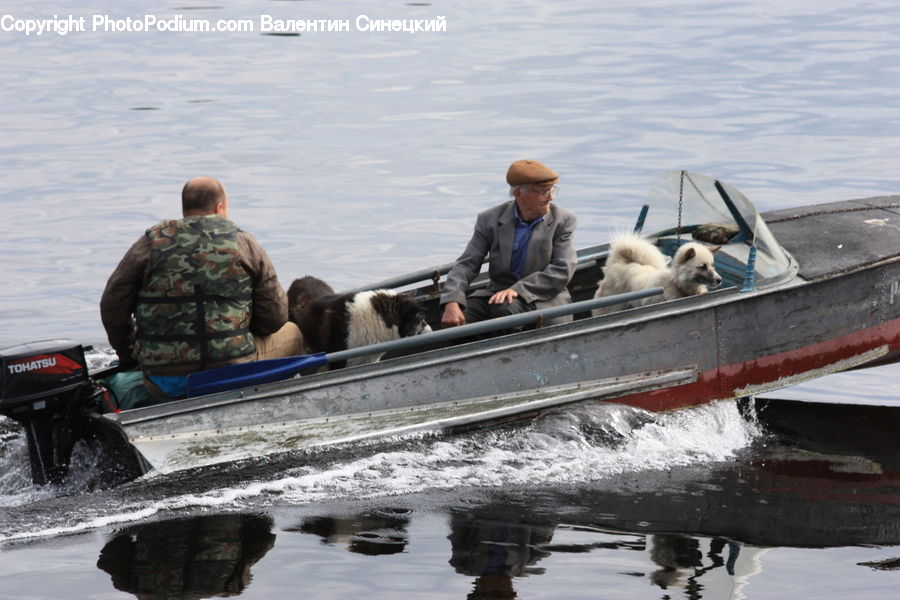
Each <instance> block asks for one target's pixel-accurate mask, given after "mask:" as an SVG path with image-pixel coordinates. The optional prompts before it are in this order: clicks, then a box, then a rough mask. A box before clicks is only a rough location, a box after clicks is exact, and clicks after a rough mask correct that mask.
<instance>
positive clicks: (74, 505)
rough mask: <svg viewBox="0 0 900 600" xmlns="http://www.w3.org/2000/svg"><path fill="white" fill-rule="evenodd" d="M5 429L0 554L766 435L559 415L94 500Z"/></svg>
mask: <svg viewBox="0 0 900 600" xmlns="http://www.w3.org/2000/svg"><path fill="white" fill-rule="evenodd" d="M7 425H8V423H6V422H0V437H3V439H4V443H3V452H2V454H0V473H2V475H0V517H2V520H3V521H4V531H3V533H0V543H3V542H6V543H8V542H13V541H15V540H27V539H31V538H37V537H48V536H58V535H67V534H72V533H78V532H81V531H86V530H90V529H94V528H98V527H106V526H110V525H115V524H121V523H129V522H134V521H139V520H142V519H145V518H147V517H150V516H152V515H154V514H157V513H162V512H166V513H171V511H193V510H204V509H207V510H208V509H213V510H220V511H228V510H247V509H254V510H258V509H260V508H265V507H275V506H285V505H288V506H297V505H307V504H316V503H323V502H328V501H335V500H346V499H375V498H380V497H388V496H399V495H405V494H413V493H418V492H426V491H440V490H460V489H465V488H480V487H498V486H504V487H510V486H531V487H537V486H548V485H549V486H559V485H572V484H583V483H591V482H597V481H602V480H603V479H605V478H611V477H614V476H617V475H620V474H623V473H629V472H636V473H637V472H645V471H651V470H661V471H665V470H667V469H670V468H672V467H676V466H686V465H699V464H712V463H717V462H723V461H728V460H731V459H732V458H733V457H734V456H735V455H736V454H737V453H738V452H739V451H740V450H742V449H744V448H747V447H748V446H749V445H750V444H751V443H752V442H753V441H754V439H756V438H757V437H759V436H760V435H761V432H760V430H759V428H758V426H757V425H756V424H755V423H753V422H750V421H748V420H746V419H745V418H744V417H743V416H742V415H741V413H740V411H739V410H738V408H737V406H736V405H735V403H732V402H721V403H717V404H712V405H706V406H702V407H697V408H692V409H685V410H681V411H676V412H672V413H666V414H659V415H658V414H653V413H649V412H646V411H642V410H639V409H635V408H631V407H627V406H621V405H615V404H593V405H583V406H574V407H569V408H564V409H559V410H557V411H554V412H552V413H548V414H545V415H543V416H541V417H539V418H537V419H535V420H534V421H531V422H529V423H527V424H519V425H515V426H507V427H505V428H501V429H494V430H485V431H477V432H470V433H467V434H461V435H456V436H446V437H438V438H435V437H428V436H425V437H422V436H419V437H414V438H404V439H399V440H392V441H391V442H390V444H388V445H379V446H360V447H358V448H351V449H349V451H348V450H347V449H342V450H341V451H340V452H339V453H338V455H337V457H329V456H328V455H327V453H326V454H323V455H321V456H322V457H324V460H322V459H321V457H320V459H318V460H314V461H304V465H303V466H299V467H298V466H296V465H297V462H298V460H299V459H297V457H294V459H293V460H288V459H280V460H279V461H278V462H277V464H275V463H270V464H258V465H255V466H250V467H248V466H246V465H243V466H241V467H234V466H224V467H216V468H210V469H207V470H203V471H202V472H201V473H199V474H198V473H193V474H191V475H190V476H181V477H179V476H174V477H173V476H157V477H153V476H148V477H145V478H143V479H141V480H138V481H136V482H132V483H130V484H127V485H126V486H122V487H120V488H115V489H112V490H105V491H103V490H94V489H91V483H90V482H91V475H92V470H94V471H96V470H97V469H98V466H97V465H92V464H91V463H90V459H89V458H88V456H89V454H90V453H89V452H86V451H83V452H80V453H78V457H77V458H78V460H79V461H80V462H79V464H76V465H74V468H73V475H75V477H73V478H72V481H71V482H70V483H67V484H66V485H65V486H61V487H56V486H46V487H44V488H39V487H35V486H32V485H31V484H30V477H29V473H28V469H27V449H26V448H25V441H24V434H17V433H16V432H15V431H14V430H13V429H10V428H7V429H2V427H6V426H7Z"/></svg>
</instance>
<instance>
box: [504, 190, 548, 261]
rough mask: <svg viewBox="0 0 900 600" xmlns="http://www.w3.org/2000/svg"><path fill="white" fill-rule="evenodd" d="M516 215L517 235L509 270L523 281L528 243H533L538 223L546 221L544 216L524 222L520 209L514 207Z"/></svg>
mask: <svg viewBox="0 0 900 600" xmlns="http://www.w3.org/2000/svg"><path fill="white" fill-rule="evenodd" d="M514 209H515V214H516V234H515V237H514V238H513V248H512V257H511V258H510V260H509V270H510V272H511V273H512V274H513V275H515V276H516V279H522V275H524V274H525V259H526V258H527V256H528V242H530V241H531V234H532V232H533V231H534V228H535V226H537V224H538V223H542V222H543V221H544V215H541V216H540V217H538V218H537V219H535V220H534V221H531V222H526V221H523V220H522V218H521V217H520V216H519V207H518V206H515V205H514Z"/></svg>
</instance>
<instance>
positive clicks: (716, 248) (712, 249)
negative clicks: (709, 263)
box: [706, 246, 722, 254]
mask: <svg viewBox="0 0 900 600" xmlns="http://www.w3.org/2000/svg"><path fill="white" fill-rule="evenodd" d="M706 249H707V250H709V251H710V252H712V253H713V254H715V253H716V252H718V251H719V250H721V249H722V246H708V247H707V248H706Z"/></svg>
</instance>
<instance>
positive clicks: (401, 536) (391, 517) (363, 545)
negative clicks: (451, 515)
mask: <svg viewBox="0 0 900 600" xmlns="http://www.w3.org/2000/svg"><path fill="white" fill-rule="evenodd" d="M408 524H409V511H408V510H405V509H391V508H382V509H378V510H377V511H374V512H369V513H366V514H362V515H358V516H354V517H350V518H338V517H327V516H316V517H310V518H308V519H304V520H303V522H302V523H301V524H300V525H299V526H297V527H292V528H289V529H288V531H297V532H300V533H310V534H313V535H317V536H319V537H320V538H322V543H324V544H330V545H335V546H337V545H341V546H344V547H345V548H346V549H347V550H348V551H350V552H355V553H358V554H366V555H369V556H378V555H381V554H397V553H399V552H403V550H404V549H405V548H406V544H407V543H408V541H409V539H408V538H409V536H408V534H407V533H406V526H407V525H408Z"/></svg>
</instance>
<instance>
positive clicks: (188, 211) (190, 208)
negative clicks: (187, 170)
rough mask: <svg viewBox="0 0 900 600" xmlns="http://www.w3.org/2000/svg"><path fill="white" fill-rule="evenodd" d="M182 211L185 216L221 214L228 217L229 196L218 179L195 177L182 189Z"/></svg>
mask: <svg viewBox="0 0 900 600" xmlns="http://www.w3.org/2000/svg"><path fill="white" fill-rule="evenodd" d="M181 212H182V214H183V215H184V216H185V217H194V216H198V215H213V214H219V215H221V216H223V217H226V218H227V217H228V196H227V195H226V194H225V188H224V187H222V184H221V183H219V180H218V179H213V178H212V177H195V178H194V179H191V180H190V181H188V182H187V183H185V184H184V187H183V188H182V189H181Z"/></svg>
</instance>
